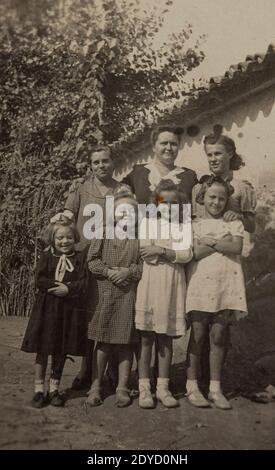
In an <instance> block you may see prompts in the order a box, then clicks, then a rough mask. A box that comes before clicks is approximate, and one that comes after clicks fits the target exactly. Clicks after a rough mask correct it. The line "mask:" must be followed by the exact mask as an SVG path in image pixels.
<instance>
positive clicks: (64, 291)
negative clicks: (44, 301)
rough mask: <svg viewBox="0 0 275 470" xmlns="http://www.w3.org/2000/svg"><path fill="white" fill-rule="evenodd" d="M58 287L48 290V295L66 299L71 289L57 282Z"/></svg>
mask: <svg viewBox="0 0 275 470" xmlns="http://www.w3.org/2000/svg"><path fill="white" fill-rule="evenodd" d="M55 285H56V287H51V288H50V289H48V294H53V295H56V296H57V297H65V296H66V295H68V293H69V289H68V287H67V286H66V284H63V282H58V281H55Z"/></svg>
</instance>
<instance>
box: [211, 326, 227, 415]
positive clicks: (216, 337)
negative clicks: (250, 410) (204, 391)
mask: <svg viewBox="0 0 275 470" xmlns="http://www.w3.org/2000/svg"><path fill="white" fill-rule="evenodd" d="M227 328H228V327H227V325H226V324H220V323H213V325H212V327H211V330H210V388H209V399H210V400H212V401H213V402H214V403H215V405H216V407H217V408H221V409H223V410H229V409H231V405H230V403H229V401H228V400H227V399H226V398H225V396H224V395H223V393H222V390H221V373H222V366H223V361H224V357H225V350H226V337H227V335H226V333H227Z"/></svg>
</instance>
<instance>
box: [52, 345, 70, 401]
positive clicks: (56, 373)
mask: <svg viewBox="0 0 275 470" xmlns="http://www.w3.org/2000/svg"><path fill="white" fill-rule="evenodd" d="M65 361H66V356H65V355H64V354H54V355H53V356H52V368H51V377H50V388H49V392H50V393H49V401H50V405H53V406H63V405H64V403H65V396H64V394H63V395H60V394H59V384H60V380H61V377H62V372H63V369H64V365H65Z"/></svg>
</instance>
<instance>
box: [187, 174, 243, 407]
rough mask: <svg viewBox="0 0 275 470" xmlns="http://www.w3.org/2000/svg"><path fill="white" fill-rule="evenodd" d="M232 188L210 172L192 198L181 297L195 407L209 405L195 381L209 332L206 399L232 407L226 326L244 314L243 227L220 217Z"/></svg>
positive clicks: (189, 383) (190, 389)
mask: <svg viewBox="0 0 275 470" xmlns="http://www.w3.org/2000/svg"><path fill="white" fill-rule="evenodd" d="M232 192H233V188H232V187H231V186H230V185H229V183H227V182H225V181H224V180H223V179H222V178H220V177H215V176H210V177H209V179H208V180H207V181H206V182H204V183H203V185H202V187H201V189H200V192H199V193H198V196H197V202H199V203H203V204H204V208H205V215H204V217H203V218H202V219H198V220H197V221H196V222H195V223H194V225H193V236H194V257H195V259H194V260H193V261H192V263H191V266H190V269H189V272H188V278H189V282H188V288H187V298H186V312H187V320H188V322H189V323H190V324H191V335H190V341H189V346H188V369H187V386H186V388H187V397H188V399H189V401H190V402H191V403H192V404H193V405H195V406H199V407H206V406H209V402H208V401H207V400H206V399H205V398H204V397H203V395H202V394H201V392H200V391H199V388H198V382H197V377H198V367H199V363H200V355H201V351H202V345H203V343H204V340H205V337H206V335H209V340H210V356H209V360H210V389H209V390H210V391H209V396H208V398H209V400H211V401H213V402H214V403H215V405H216V407H218V408H221V409H230V408H231V405H230V403H229V402H228V401H227V399H226V398H225V397H224V395H223V393H222V390H221V385H220V380H221V372H222V365H223V361H224V356H225V343H226V342H225V338H226V331H227V328H228V325H229V323H230V322H231V321H232V317H236V316H237V317H238V318H239V317H240V316H245V315H246V314H247V305H246V295H245V284H244V276H243V271H242V266H241V258H240V255H241V252H242V245H243V237H244V227H243V224H242V222H241V221H240V220H233V221H230V222H226V221H225V220H223V213H224V211H225V210H226V205H227V202H228V199H229V197H230V195H231V194H232ZM236 311H238V312H236Z"/></svg>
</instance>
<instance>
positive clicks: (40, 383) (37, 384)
mask: <svg viewBox="0 0 275 470" xmlns="http://www.w3.org/2000/svg"><path fill="white" fill-rule="evenodd" d="M38 392H41V393H44V380H41V379H40V380H37V379H35V381H34V393H38Z"/></svg>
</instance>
